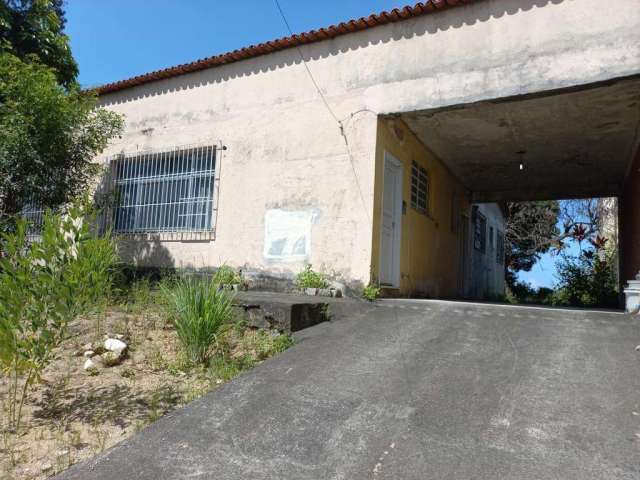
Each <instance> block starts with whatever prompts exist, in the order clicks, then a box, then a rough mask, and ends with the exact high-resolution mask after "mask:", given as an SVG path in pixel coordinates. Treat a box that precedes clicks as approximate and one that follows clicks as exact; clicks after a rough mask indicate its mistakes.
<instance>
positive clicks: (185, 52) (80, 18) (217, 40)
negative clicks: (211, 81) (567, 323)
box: [66, 0, 556, 287]
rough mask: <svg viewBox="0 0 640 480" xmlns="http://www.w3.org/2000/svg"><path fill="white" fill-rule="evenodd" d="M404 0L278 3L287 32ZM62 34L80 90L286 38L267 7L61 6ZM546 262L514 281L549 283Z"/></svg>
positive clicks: (195, 0) (83, 0) (141, 1)
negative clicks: (73, 61)
mask: <svg viewBox="0 0 640 480" xmlns="http://www.w3.org/2000/svg"><path fill="white" fill-rule="evenodd" d="M408 3H410V2H409V1H408V0H397V1H392V0H324V1H322V2H310V1H301V0H280V5H281V6H282V9H283V10H284V12H285V14H286V16H287V20H288V21H289V24H290V25H291V28H292V29H293V30H294V32H301V31H306V30H311V29H314V28H318V27H323V26H328V25H330V24H333V23H338V22H341V21H345V20H350V19H352V18H357V17H361V16H366V15H369V14H371V13H374V12H375V13H377V12H380V11H382V10H390V9H392V8H396V7H403V6H405V5H407V4H408ZM66 11H67V34H68V35H69V37H70V38H71V48H72V49H73V54H74V56H75V58H76V60H77V61H78V64H79V66H80V83H81V84H82V85H83V86H85V87H87V86H97V85H101V84H104V83H109V82H112V81H115V80H122V79H125V78H129V77H132V76H134V75H140V74H143V73H146V72H150V71H152V70H158V69H161V68H165V67H170V66H173V65H177V64H180V63H185V62H190V61H193V60H196V59H198V58H202V57H207V56H211V55H216V54H219V53H224V52H227V51H230V50H234V49H236V48H240V47H244V46H248V45H251V44H256V43H260V42H264V41H266V40H272V39H274V38H279V37H283V36H286V35H288V31H287V29H286V27H285V25H284V23H283V21H282V18H281V17H280V15H279V13H278V10H277V8H276V6H275V3H274V1H273V0H243V1H221V0H108V1H107V0H101V1H94V0H67V4H66ZM555 261H556V259H555V257H553V256H552V255H545V256H544V257H543V258H542V260H541V261H540V262H538V263H537V264H536V265H535V267H534V268H533V270H532V271H531V272H521V273H520V275H519V277H520V278H521V279H522V280H524V281H527V282H529V283H531V284H532V285H533V286H534V287H539V286H551V285H552V284H553V283H554V281H555V277H554V274H555Z"/></svg>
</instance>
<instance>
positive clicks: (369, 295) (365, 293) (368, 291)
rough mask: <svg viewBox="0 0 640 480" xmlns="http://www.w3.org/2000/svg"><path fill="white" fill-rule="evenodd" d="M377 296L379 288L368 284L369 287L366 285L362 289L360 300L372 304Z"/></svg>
mask: <svg viewBox="0 0 640 480" xmlns="http://www.w3.org/2000/svg"><path fill="white" fill-rule="evenodd" d="M379 296H380V287H379V286H377V285H375V284H373V283H370V284H369V285H367V286H366V287H364V288H363V289H362V298H365V299H367V300H369V301H370V302H373V301H374V300H375V299H376V298H378V297H379Z"/></svg>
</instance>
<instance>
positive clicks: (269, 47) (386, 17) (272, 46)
mask: <svg viewBox="0 0 640 480" xmlns="http://www.w3.org/2000/svg"><path fill="white" fill-rule="evenodd" d="M477 1H479V0H427V1H425V2H418V3H416V4H415V5H413V6H406V7H403V8H394V9H393V10H391V11H389V12H387V11H383V12H380V13H377V14H371V15H369V16H368V17H360V18H358V19H353V20H348V21H346V22H341V23H339V24H338V25H330V26H329V27H324V28H320V29H318V30H310V31H308V32H303V33H298V34H295V35H291V36H289V37H282V38H279V39H277V40H270V41H268V42H264V43H260V44H258V45H250V46H248V47H244V48H240V49H238V50H233V51H231V52H227V53H222V54H219V55H214V56H212V57H206V58H202V59H199V60H195V61H193V62H189V63H184V64H182V65H176V66H174V67H169V68H164V69H161V70H156V71H153V72H149V73H145V74H143V75H138V76H135V77H131V78H128V79H125V80H119V81H117V82H112V83H107V84H105V85H102V86H99V87H97V88H95V89H94V90H95V91H96V92H97V93H98V95H104V94H108V93H113V92H117V91H120V90H126V89H128V88H132V87H136V86H139V85H143V84H145V83H151V82H155V81H158V80H164V79H166V78H172V77H177V76H180V75H184V74H187V73H193V72H198V71H201V70H206V69H208V68H212V67H217V66H220V65H226V64H228V63H234V62H239V61H241V60H246V59H248V58H253V57H259V56H262V55H267V54H269V53H273V52H277V51H281V50H286V49H289V48H293V47H298V46H301V45H307V44H310V43H316V42H321V41H322V40H328V39H331V38H336V37H340V36H342V35H347V34H349V33H354V32H359V31H362V30H367V29H369V28H374V27H377V26H380V25H386V24H388V23H395V22H400V21H403V20H407V19H409V18H416V17H420V16H423V15H427V14H431V13H435V12H439V11H442V10H446V9H449V8H451V7H456V6H459V5H466V4H470V3H474V2H477Z"/></svg>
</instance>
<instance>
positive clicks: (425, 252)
mask: <svg viewBox="0 0 640 480" xmlns="http://www.w3.org/2000/svg"><path fill="white" fill-rule="evenodd" d="M385 151H387V152H389V153H390V154H391V155H393V156H394V157H395V158H397V159H398V160H400V162H402V167H403V189H402V197H403V200H404V202H405V204H406V213H405V214H403V215H402V232H401V240H400V242H401V247H400V290H399V291H398V290H396V291H393V290H391V289H390V290H388V291H386V292H385V293H386V294H387V295H394V294H400V295H425V296H428V297H454V296H456V295H457V289H458V257H459V250H460V248H459V245H460V244H459V241H460V240H459V235H460V228H458V229H457V231H456V232H453V231H452V228H451V210H452V196H453V194H454V192H455V193H456V195H457V196H458V198H459V202H460V211H461V212H468V210H469V202H468V200H467V196H466V194H465V189H464V187H463V186H462V185H461V184H460V182H458V181H457V179H456V178H455V177H454V176H453V175H452V174H451V173H450V172H449V170H447V168H446V167H445V166H444V165H443V164H442V163H441V162H440V160H438V158H437V157H436V156H435V155H434V154H433V153H432V152H431V151H429V150H428V149H427V148H426V147H425V146H424V144H423V143H422V142H420V140H418V138H417V137H416V136H415V135H414V134H413V132H411V130H410V129H409V128H408V127H407V125H406V124H405V123H404V122H403V121H402V120H399V119H384V118H380V119H379V120H378V132H377V139H376V171H375V187H374V211H373V244H372V259H371V265H372V278H373V279H374V280H377V278H378V264H379V258H380V257H379V255H380V223H381V217H382V215H381V214H382V177H383V168H384V152H385ZM414 160H415V161H416V162H417V163H418V164H419V165H422V166H423V167H424V168H426V170H427V174H428V176H429V212H428V215H425V214H423V213H420V212H418V211H416V210H415V209H413V208H412V207H411V162H412V161H414Z"/></svg>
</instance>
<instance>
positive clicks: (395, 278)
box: [378, 150, 404, 288]
mask: <svg viewBox="0 0 640 480" xmlns="http://www.w3.org/2000/svg"><path fill="white" fill-rule="evenodd" d="M387 163H389V164H391V165H393V168H395V169H396V170H397V172H398V175H397V176H396V202H395V203H396V205H395V211H394V215H393V217H394V221H395V222H396V225H397V228H394V230H393V245H392V248H391V249H392V255H393V257H392V265H393V268H392V270H393V272H392V281H391V284H382V282H381V281H380V280H381V274H382V273H381V267H382V255H383V253H384V252H383V248H382V235H383V231H384V224H383V222H384V185H385V179H384V176H385V171H386V169H387ZM403 185H404V169H403V166H402V162H401V161H400V160H398V159H397V158H396V157H394V156H393V155H392V154H391V153H389V152H387V151H386V150H385V151H384V158H383V164H382V196H381V199H380V202H381V205H380V239H379V240H380V254H379V259H378V265H379V268H378V284H379V285H380V286H382V287H385V288H400V245H401V244H400V242H401V239H402V236H401V234H402V201H403V200H404V196H403Z"/></svg>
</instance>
